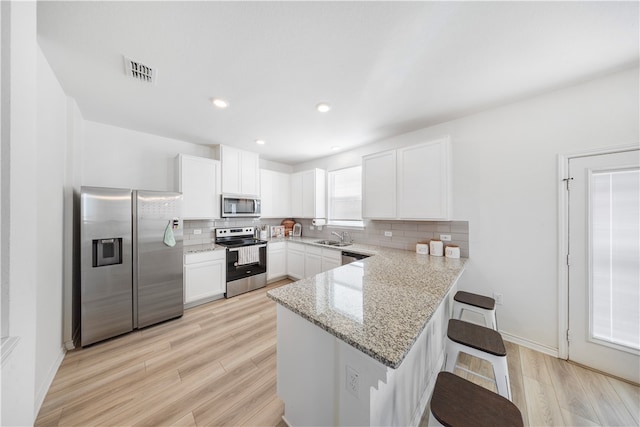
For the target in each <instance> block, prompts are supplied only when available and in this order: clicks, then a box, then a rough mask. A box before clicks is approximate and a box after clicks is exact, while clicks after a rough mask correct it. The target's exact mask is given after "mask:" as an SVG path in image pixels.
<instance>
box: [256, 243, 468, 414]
mask: <svg viewBox="0 0 640 427" xmlns="http://www.w3.org/2000/svg"><path fill="white" fill-rule="evenodd" d="M465 262H466V259H451V258H444V257H433V256H429V255H419V254H416V253H414V252H410V251H403V250H395V249H388V248H379V250H377V251H376V255H375V256H372V257H370V258H367V259H364V260H360V261H357V262H353V263H351V264H347V265H343V266H341V267H338V268H335V269H333V270H329V271H327V272H324V273H320V274H318V275H315V276H313V277H309V278H306V279H303V280H300V281H298V282H295V283H292V284H290V285H287V286H283V287H280V288H277V289H273V290H271V291H269V292H268V296H269V297H270V298H271V299H273V300H274V301H276V302H277V303H278V308H277V313H278V320H277V328H278V331H277V333H278V339H277V364H278V396H279V397H280V398H281V399H282V400H283V401H284V404H285V415H284V418H285V421H286V422H287V423H288V424H289V425H291V426H298V425H402V426H407V425H412V426H415V425H418V423H419V422H420V418H421V416H422V413H423V411H424V409H425V407H426V405H427V402H428V400H429V397H430V394H431V391H432V390H433V386H434V384H435V378H436V374H437V372H438V371H439V370H440V367H441V366H442V362H443V357H444V356H443V354H444V335H445V332H446V324H447V319H448V318H449V314H450V307H451V300H452V298H453V295H454V294H455V291H456V287H457V286H456V284H457V280H458V278H459V277H460V275H461V274H462V272H463V270H464V265H465Z"/></svg>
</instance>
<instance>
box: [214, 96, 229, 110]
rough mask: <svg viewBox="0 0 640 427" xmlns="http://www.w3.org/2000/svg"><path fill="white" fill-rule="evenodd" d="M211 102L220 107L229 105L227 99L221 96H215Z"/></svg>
mask: <svg viewBox="0 0 640 427" xmlns="http://www.w3.org/2000/svg"><path fill="white" fill-rule="evenodd" d="M211 103H212V104H213V105H214V106H216V107H218V108H227V107H228V106H229V103H228V102H227V101H225V100H224V99H220V98H213V99H212V100H211Z"/></svg>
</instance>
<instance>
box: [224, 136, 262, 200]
mask: <svg viewBox="0 0 640 427" xmlns="http://www.w3.org/2000/svg"><path fill="white" fill-rule="evenodd" d="M220 162H221V164H222V192H223V193H228V194H242V195H251V196H258V195H259V194H260V156H259V155H258V153H253V152H251V151H244V150H239V149H237V148H234V147H229V146H227V145H221V146H220Z"/></svg>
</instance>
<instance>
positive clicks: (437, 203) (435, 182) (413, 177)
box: [397, 138, 451, 220]
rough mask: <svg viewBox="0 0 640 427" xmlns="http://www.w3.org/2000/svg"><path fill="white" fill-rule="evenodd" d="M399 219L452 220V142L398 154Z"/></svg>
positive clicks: (443, 140)
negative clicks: (450, 218)
mask: <svg viewBox="0 0 640 427" xmlns="http://www.w3.org/2000/svg"><path fill="white" fill-rule="evenodd" d="M397 156H398V157H397V171H398V185H397V188H398V218H399V219H433V220H446V219H449V217H450V215H451V212H450V207H449V203H450V200H451V198H450V191H451V166H450V161H451V160H450V159H451V156H450V143H449V139H448V138H445V139H441V140H438V141H434V142H429V143H426V144H420V145H414V146H411V147H406V148H402V149H399V150H397Z"/></svg>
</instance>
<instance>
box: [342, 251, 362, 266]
mask: <svg viewBox="0 0 640 427" xmlns="http://www.w3.org/2000/svg"><path fill="white" fill-rule="evenodd" d="M365 258H369V255H362V254H357V253H355V252H348V251H342V265H345V264H350V263H352V262H355V261H359V260H361V259H365Z"/></svg>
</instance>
